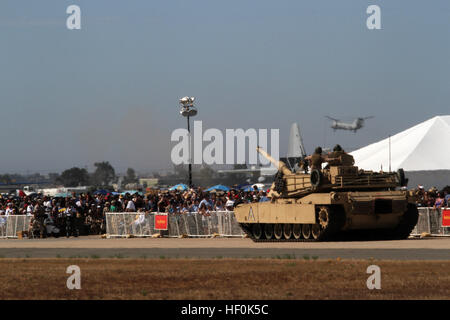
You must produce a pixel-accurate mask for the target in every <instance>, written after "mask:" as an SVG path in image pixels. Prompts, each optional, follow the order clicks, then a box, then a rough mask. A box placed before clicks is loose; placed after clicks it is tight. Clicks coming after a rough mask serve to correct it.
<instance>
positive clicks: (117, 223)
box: [106, 212, 159, 237]
mask: <svg viewBox="0 0 450 320" xmlns="http://www.w3.org/2000/svg"><path fill="white" fill-rule="evenodd" d="M154 221H155V220H154V213H144V212H107V213H106V234H108V236H109V237H126V236H128V235H133V236H137V237H150V236H152V235H153V234H154V233H156V232H159V231H156V230H155V228H154Z"/></svg>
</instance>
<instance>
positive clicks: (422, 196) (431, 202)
mask: <svg viewBox="0 0 450 320" xmlns="http://www.w3.org/2000/svg"><path fill="white" fill-rule="evenodd" d="M414 195H415V198H416V204H417V206H418V207H429V208H434V209H440V208H444V207H450V186H447V187H445V188H443V189H442V190H440V191H439V190H438V189H437V188H436V187H433V188H430V189H428V190H426V189H425V188H424V187H423V186H421V185H418V186H417V188H416V189H415V190H414Z"/></svg>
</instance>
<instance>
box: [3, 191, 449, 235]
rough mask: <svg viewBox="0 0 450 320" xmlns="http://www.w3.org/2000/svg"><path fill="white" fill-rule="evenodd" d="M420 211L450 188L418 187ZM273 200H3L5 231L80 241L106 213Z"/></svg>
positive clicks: (229, 195) (261, 195)
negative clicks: (15, 224) (25, 229)
mask: <svg viewBox="0 0 450 320" xmlns="http://www.w3.org/2000/svg"><path fill="white" fill-rule="evenodd" d="M413 192H414V195H415V197H416V199H417V206H418V207H432V208H442V207H447V206H450V186H447V187H445V188H444V189H443V190H441V191H438V190H437V189H436V188H431V189H429V190H425V189H424V187H423V186H420V185H419V186H418V187H417V188H416V189H415V190H414V191H413ZM262 201H269V198H268V197H267V194H266V192H265V191H264V190H259V189H258V188H257V187H256V186H255V187H254V189H252V190H251V191H242V190H237V189H231V190H230V191H227V192H206V191H204V190H203V189H201V188H191V189H189V190H185V191H177V190H173V191H169V190H157V189H154V190H150V191H149V192H148V193H147V194H145V195H144V194H142V193H138V192H137V193H134V194H129V193H126V194H114V193H103V194H102V193H98V194H95V193H93V194H91V193H84V194H79V195H76V194H75V193H72V196H70V197H65V198H62V197H49V196H42V195H39V194H35V195H34V196H26V195H22V196H16V195H8V196H0V227H1V226H2V225H5V222H6V219H5V218H6V217H7V216H11V215H27V216H30V217H31V219H30V229H33V230H34V231H35V232H37V235H38V236H46V235H52V234H53V235H55V236H58V235H61V236H78V235H87V234H102V233H105V232H106V219H105V218H106V215H105V213H106V212H165V213H168V214H192V213H199V214H201V215H204V216H208V215H210V212H211V211H233V210H234V207H235V206H236V205H238V204H239V203H248V202H262Z"/></svg>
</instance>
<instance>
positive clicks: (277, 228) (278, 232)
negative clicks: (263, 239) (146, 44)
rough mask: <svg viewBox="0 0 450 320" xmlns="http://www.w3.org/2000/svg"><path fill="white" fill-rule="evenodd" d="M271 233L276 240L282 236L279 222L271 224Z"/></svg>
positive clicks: (281, 226) (281, 227)
mask: <svg viewBox="0 0 450 320" xmlns="http://www.w3.org/2000/svg"><path fill="white" fill-rule="evenodd" d="M273 235H274V236H275V239H277V240H280V239H281V238H283V225H282V224H281V223H277V224H276V225H274V226H273Z"/></svg>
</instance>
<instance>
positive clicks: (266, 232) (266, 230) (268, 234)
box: [264, 223, 273, 240]
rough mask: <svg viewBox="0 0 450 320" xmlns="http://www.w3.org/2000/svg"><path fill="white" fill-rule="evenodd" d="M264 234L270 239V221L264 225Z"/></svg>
mask: <svg viewBox="0 0 450 320" xmlns="http://www.w3.org/2000/svg"><path fill="white" fill-rule="evenodd" d="M264 235H265V236H266V239H267V240H270V239H272V237H273V225H272V224H271V223H266V224H265V225H264Z"/></svg>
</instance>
